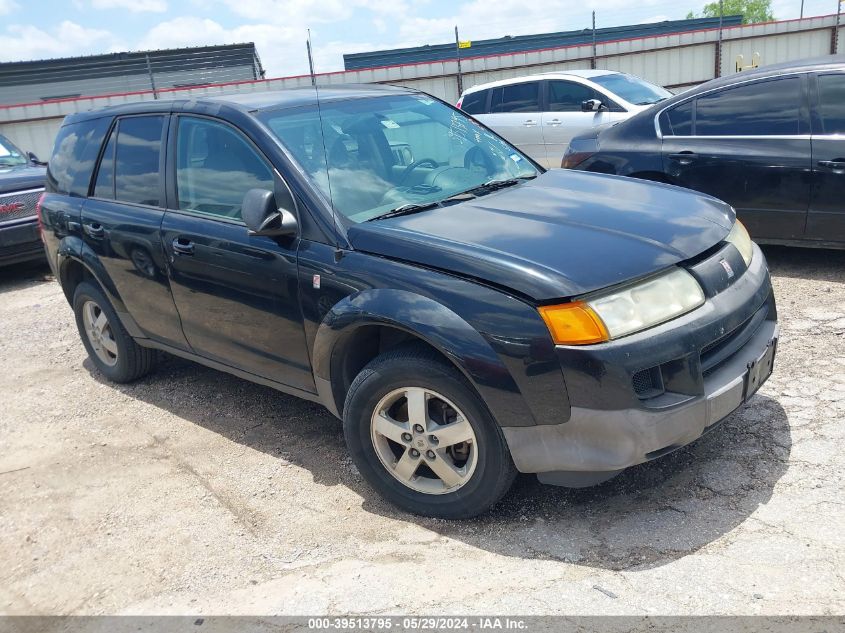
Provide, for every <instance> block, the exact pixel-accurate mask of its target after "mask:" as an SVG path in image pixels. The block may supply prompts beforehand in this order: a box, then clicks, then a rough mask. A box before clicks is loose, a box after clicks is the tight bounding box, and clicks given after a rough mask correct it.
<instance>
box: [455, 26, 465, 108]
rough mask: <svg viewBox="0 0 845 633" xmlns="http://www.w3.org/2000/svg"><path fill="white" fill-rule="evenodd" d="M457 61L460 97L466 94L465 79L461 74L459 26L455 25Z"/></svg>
mask: <svg viewBox="0 0 845 633" xmlns="http://www.w3.org/2000/svg"><path fill="white" fill-rule="evenodd" d="M455 59H456V60H457V62H458V97H460V96H461V95H462V94H463V93H464V78H463V74H462V73H461V40H460V39H458V26H457V25H455Z"/></svg>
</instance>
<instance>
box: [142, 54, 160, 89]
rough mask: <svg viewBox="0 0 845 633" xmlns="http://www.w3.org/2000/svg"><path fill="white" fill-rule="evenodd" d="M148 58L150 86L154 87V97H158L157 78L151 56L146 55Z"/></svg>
mask: <svg viewBox="0 0 845 633" xmlns="http://www.w3.org/2000/svg"><path fill="white" fill-rule="evenodd" d="M145 57H146V58H147V74H148V75H149V76H150V87H151V88H152V89H153V99H158V92H156V80H155V77H154V76H153V66H152V64H150V56H149V55H145Z"/></svg>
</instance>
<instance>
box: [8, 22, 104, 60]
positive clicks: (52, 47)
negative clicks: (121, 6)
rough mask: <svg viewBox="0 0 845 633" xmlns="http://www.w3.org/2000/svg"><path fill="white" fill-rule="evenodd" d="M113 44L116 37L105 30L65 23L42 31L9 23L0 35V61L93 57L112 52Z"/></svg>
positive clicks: (33, 27) (30, 26)
mask: <svg viewBox="0 0 845 633" xmlns="http://www.w3.org/2000/svg"><path fill="white" fill-rule="evenodd" d="M117 44H118V40H117V38H116V37H115V36H114V35H113V34H112V33H110V32H109V31H104V30H101V29H88V28H85V27H83V26H80V25H79V24H76V23H75V22H71V21H69V20H65V21H64V22H62V23H61V24H59V25H58V26H57V27H53V28H51V29H49V30H46V31H45V30H43V29H40V28H38V27H36V26H32V25H22V24H11V25H9V26H7V27H6V32H5V33H2V34H0V61H15V60H20V59H45V58H48V57H65V56H69V55H82V54H96V53H102V52H103V51H104V50H112V49H114V47H115V46H116V45H117Z"/></svg>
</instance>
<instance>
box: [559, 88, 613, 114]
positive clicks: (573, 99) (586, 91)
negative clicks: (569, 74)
mask: <svg viewBox="0 0 845 633" xmlns="http://www.w3.org/2000/svg"><path fill="white" fill-rule="evenodd" d="M595 98H596V92H595V90H593V89H592V88H590V87H588V86H584V85H582V84H578V83H575V82H573V81H550V82H549V111H550V112H580V111H581V104H582V103H583V102H584V101H587V100H588V99H595ZM602 100H603V101H607V99H602Z"/></svg>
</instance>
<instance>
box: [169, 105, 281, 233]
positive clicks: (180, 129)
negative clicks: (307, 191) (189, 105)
mask: <svg viewBox="0 0 845 633" xmlns="http://www.w3.org/2000/svg"><path fill="white" fill-rule="evenodd" d="M250 189H268V190H270V191H272V190H273V171H272V169H271V168H270V166H269V165H268V164H267V163H266V162H265V160H264V158H262V157H261V155H259V154H258V152H257V151H256V150H255V149H254V148H253V147H252V145H251V144H250V143H249V142H248V141H247V140H246V139H245V138H244V137H243V136H242V135H241V134H240V133H239V132H237V131H236V130H234V129H233V128H231V127H230V126H228V125H226V124H224V123H219V122H217V121H212V120H210V119H202V118H195V117H179V122H178V126H177V132H176V190H177V193H178V197H179V208H180V209H181V210H183V211H191V212H194V213H200V214H204V215H210V216H216V217H224V218H231V219H235V220H240V219H241V204H242V203H243V199H244V195H245V194H246V192H247V191H249V190H250Z"/></svg>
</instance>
